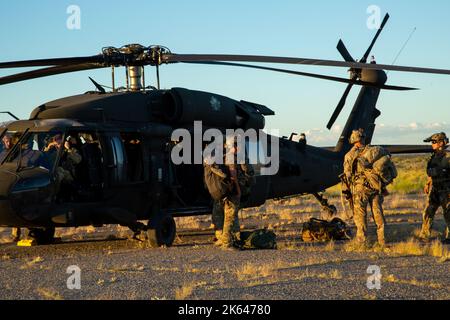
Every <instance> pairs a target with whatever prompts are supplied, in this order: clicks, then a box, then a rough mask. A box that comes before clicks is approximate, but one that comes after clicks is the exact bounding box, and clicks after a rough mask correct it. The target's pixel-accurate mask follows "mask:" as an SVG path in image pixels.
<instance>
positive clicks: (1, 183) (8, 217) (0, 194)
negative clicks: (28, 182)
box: [0, 170, 23, 227]
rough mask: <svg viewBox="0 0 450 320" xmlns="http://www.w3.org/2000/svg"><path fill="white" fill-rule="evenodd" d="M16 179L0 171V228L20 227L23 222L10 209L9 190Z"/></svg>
mask: <svg viewBox="0 0 450 320" xmlns="http://www.w3.org/2000/svg"><path fill="white" fill-rule="evenodd" d="M16 181H17V177H16V176H15V175H14V174H12V173H11V172H9V171H7V170H0V226H6V227H12V226H20V225H21V224H22V223H23V221H22V220H21V219H20V218H19V217H18V216H17V214H16V212H15V210H14V209H13V207H12V204H11V199H10V196H9V195H10V190H11V188H12V186H13V185H14V184H15V183H16Z"/></svg>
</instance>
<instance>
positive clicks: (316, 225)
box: [302, 218, 350, 242]
mask: <svg viewBox="0 0 450 320" xmlns="http://www.w3.org/2000/svg"><path fill="white" fill-rule="evenodd" d="M302 239H303V241H304V242H325V241H330V240H348V239H350V236H349V230H348V228H347V224H346V223H345V222H344V221H342V220H341V219H339V218H334V219H333V220H331V221H327V220H321V219H316V218H311V219H309V221H308V222H305V223H304V224H303V228H302Z"/></svg>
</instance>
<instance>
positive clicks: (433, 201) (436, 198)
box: [420, 191, 450, 239]
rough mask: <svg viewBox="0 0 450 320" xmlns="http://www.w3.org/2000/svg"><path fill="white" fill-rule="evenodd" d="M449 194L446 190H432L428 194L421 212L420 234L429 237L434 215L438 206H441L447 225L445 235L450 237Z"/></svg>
mask: <svg viewBox="0 0 450 320" xmlns="http://www.w3.org/2000/svg"><path fill="white" fill-rule="evenodd" d="M449 200H450V194H449V193H448V192H437V191H432V192H431V193H430V194H429V195H428V202H427V207H426V208H425V211H424V212H423V220H422V230H421V232H420V236H421V237H422V238H429V237H430V236H431V228H432V227H433V220H434V216H435V215H436V211H437V210H438V209H439V207H442V210H443V213H444V219H445V223H446V225H447V227H446V232H445V237H446V238H447V239H450V201H449Z"/></svg>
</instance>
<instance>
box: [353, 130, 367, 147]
mask: <svg viewBox="0 0 450 320" xmlns="http://www.w3.org/2000/svg"><path fill="white" fill-rule="evenodd" d="M365 141H366V134H365V133H364V129H358V130H353V132H352V134H351V136H350V139H349V142H350V144H355V143H357V142H365Z"/></svg>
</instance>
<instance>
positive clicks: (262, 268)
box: [235, 263, 274, 281]
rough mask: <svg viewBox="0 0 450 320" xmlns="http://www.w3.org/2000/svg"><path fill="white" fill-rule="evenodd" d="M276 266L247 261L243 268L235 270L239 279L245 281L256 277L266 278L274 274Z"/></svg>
mask: <svg viewBox="0 0 450 320" xmlns="http://www.w3.org/2000/svg"><path fill="white" fill-rule="evenodd" d="M273 272H274V266H272V265H267V264H266V265H259V264H252V263H247V264H245V265H244V266H243V267H242V268H240V269H237V270H236V271H235V274H236V277H237V279H238V281H245V280H249V279H254V278H266V277H269V276H271V275H273Z"/></svg>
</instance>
